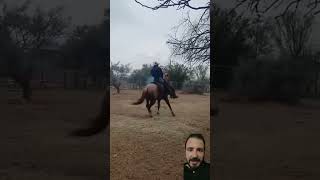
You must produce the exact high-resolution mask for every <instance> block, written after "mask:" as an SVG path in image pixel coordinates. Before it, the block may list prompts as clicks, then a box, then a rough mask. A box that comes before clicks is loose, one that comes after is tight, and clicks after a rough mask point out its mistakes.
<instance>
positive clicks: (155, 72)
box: [151, 62, 177, 98]
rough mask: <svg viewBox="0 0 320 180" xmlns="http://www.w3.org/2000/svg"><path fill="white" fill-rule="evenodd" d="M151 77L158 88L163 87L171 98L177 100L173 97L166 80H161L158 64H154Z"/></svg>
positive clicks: (160, 70) (161, 75) (161, 74)
mask: <svg viewBox="0 0 320 180" xmlns="http://www.w3.org/2000/svg"><path fill="white" fill-rule="evenodd" d="M151 75H152V76H153V78H154V82H155V83H156V84H157V85H158V86H159V85H161V84H162V85H163V87H164V89H165V91H166V92H168V94H170V96H171V98H177V97H176V96H174V95H173V93H172V91H171V88H172V87H169V84H168V82H167V81H166V80H164V79H163V72H162V69H161V68H160V67H159V63H157V62H154V65H153V68H152V69H151Z"/></svg>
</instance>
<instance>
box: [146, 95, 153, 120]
mask: <svg viewBox="0 0 320 180" xmlns="http://www.w3.org/2000/svg"><path fill="white" fill-rule="evenodd" d="M146 108H147V110H148V112H149V116H150V117H152V113H151V110H150V108H151V106H150V100H149V99H147V103H146Z"/></svg>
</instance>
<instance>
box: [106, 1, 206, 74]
mask: <svg viewBox="0 0 320 180" xmlns="http://www.w3.org/2000/svg"><path fill="white" fill-rule="evenodd" d="M142 2H146V4H147V5H152V4H150V3H152V2H156V0H153V1H151V0H148V1H143V0H142ZM195 2H197V3H199V4H200V5H201V4H202V5H205V4H206V2H208V0H207V1H204V0H196V1H195ZM110 9H111V10H110V19H111V20H110V53H111V54H110V56H111V61H112V62H118V61H120V62H121V63H122V64H127V63H130V64H131V67H133V68H134V69H137V68H141V66H142V64H151V63H153V62H154V61H158V62H159V63H160V65H166V64H168V63H169V56H170V54H171V53H170V49H169V47H168V45H167V44H166V41H167V40H168V38H169V36H168V35H169V34H171V33H172V32H173V29H172V28H173V27H174V26H176V25H178V23H179V22H180V21H181V19H182V18H183V17H184V15H185V14H186V13H187V11H189V9H184V10H176V8H166V9H159V10H157V11H153V10H151V9H147V8H144V7H142V6H141V5H139V4H137V3H136V2H135V1H134V0H111V2H110ZM190 13H191V14H190V16H191V17H192V18H194V17H197V16H198V14H199V13H200V11H197V12H195V11H191V12H190Z"/></svg>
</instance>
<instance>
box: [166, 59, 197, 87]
mask: <svg viewBox="0 0 320 180" xmlns="http://www.w3.org/2000/svg"><path fill="white" fill-rule="evenodd" d="M166 69H167V70H168V73H169V75H170V81H173V82H175V85H176V88H177V89H181V88H182V86H183V83H184V82H185V81H187V80H189V79H190V78H191V71H190V70H189V68H188V67H186V66H185V65H183V64H179V63H174V64H172V65H168V66H167V67H166Z"/></svg>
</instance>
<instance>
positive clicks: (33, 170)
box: [0, 90, 108, 180]
mask: <svg viewBox="0 0 320 180" xmlns="http://www.w3.org/2000/svg"><path fill="white" fill-rule="evenodd" d="M103 95H104V92H103V91H74V90H41V91H39V90H38V91H37V90H35V91H34V92H33V102H32V103H31V104H19V103H17V104H15V102H16V101H14V100H11V101H9V102H10V103H11V104H8V100H9V99H10V97H9V96H11V95H10V94H8V93H7V90H1V93H0V108H1V111H0V119H1V121H0V122H1V126H0V128H1V130H0V133H1V135H0V143H1V145H0V146H1V148H0V156H1V158H0V159H1V160H0V179H1V180H88V179H90V180H101V179H106V172H107V171H106V167H107V166H106V164H107V154H106V150H107V149H106V141H107V140H108V139H107V138H106V135H105V133H102V134H99V135H97V136H94V137H90V138H75V137H70V136H68V133H70V131H72V130H74V129H75V128H79V127H82V126H85V125H86V124H87V123H88V118H90V117H93V116H95V115H96V114H97V113H98V111H99V105H100V102H101V98H102V96H103Z"/></svg>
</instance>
